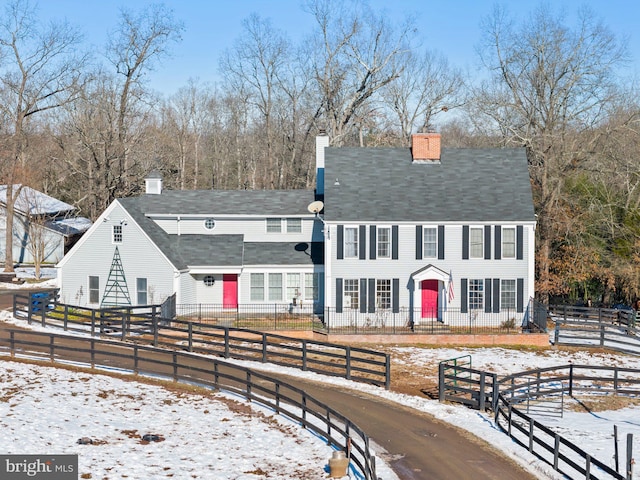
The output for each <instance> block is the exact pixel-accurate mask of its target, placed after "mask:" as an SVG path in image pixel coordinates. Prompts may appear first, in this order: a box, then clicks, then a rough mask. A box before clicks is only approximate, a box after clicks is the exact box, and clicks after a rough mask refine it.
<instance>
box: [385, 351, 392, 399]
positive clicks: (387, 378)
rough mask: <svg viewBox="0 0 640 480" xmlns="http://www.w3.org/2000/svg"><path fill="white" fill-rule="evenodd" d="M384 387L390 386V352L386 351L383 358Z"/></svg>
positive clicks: (387, 388) (388, 387)
mask: <svg viewBox="0 0 640 480" xmlns="http://www.w3.org/2000/svg"><path fill="white" fill-rule="evenodd" d="M384 388H385V389H386V390H389V389H390V388H391V354H389V353H387V354H386V355H385V359H384Z"/></svg>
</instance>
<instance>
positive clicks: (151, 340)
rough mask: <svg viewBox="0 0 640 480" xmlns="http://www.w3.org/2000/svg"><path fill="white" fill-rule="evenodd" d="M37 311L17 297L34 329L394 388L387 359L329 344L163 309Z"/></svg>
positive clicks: (28, 299)
mask: <svg viewBox="0 0 640 480" xmlns="http://www.w3.org/2000/svg"><path fill="white" fill-rule="evenodd" d="M38 298H39V300H41V303H42V302H44V304H46V305H48V306H50V307H47V308H39V307H38V308H37V309H36V310H35V311H34V308H33V305H34V302H33V299H32V295H30V294H29V293H19V294H16V295H14V300H13V304H14V308H13V309H14V316H16V318H24V319H25V320H26V321H27V322H28V323H29V324H31V323H32V322H37V323H38V324H39V325H42V326H49V327H57V328H62V329H64V330H65V331H73V332H82V333H85V334H91V336H109V337H111V338H118V339H120V340H122V341H125V340H127V341H133V342H136V343H140V344H144V343H146V344H149V345H153V346H155V347H158V346H163V347H169V348H173V349H176V348H178V349H182V350H186V351H188V352H198V353H203V354H210V355H218V356H223V357H224V358H235V359H239V360H252V361H258V362H262V363H274V364H278V365H283V366H288V367H293V368H299V369H302V370H305V371H311V372H315V373H321V374H325V375H331V376H339V377H343V378H346V379H348V380H352V381H356V382H364V383H370V384H373V385H378V386H383V387H385V388H386V389H389V387H390V383H391V365H390V356H389V355H388V354H385V353H382V352H377V351H375V350H369V349H365V348H358V347H352V346H349V345H341V344H336V343H329V342H320V341H315V340H307V339H299V338H292V337H287V336H283V335H277V334H272V333H265V332H260V331H254V330H247V329H244V328H235V327H225V326H217V325H211V324H207V323H197V322H190V321H186V320H179V319H173V320H168V319H165V318H163V317H161V316H160V312H161V308H160V307H159V306H149V307H130V308H126V309H118V308H109V309H99V310H97V309H89V308H83V307H76V306H71V305H64V304H56V303H47V301H46V299H43V297H38Z"/></svg>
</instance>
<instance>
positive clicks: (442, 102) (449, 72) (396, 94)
mask: <svg viewBox="0 0 640 480" xmlns="http://www.w3.org/2000/svg"><path fill="white" fill-rule="evenodd" d="M398 61H399V62H402V65H403V66H402V75H401V76H400V77H399V78H398V79H397V80H395V81H393V82H391V83H389V84H388V85H387V86H386V87H385V88H384V89H383V91H382V98H383V100H384V103H385V104H386V105H387V106H388V108H390V109H391V111H393V112H394V113H395V115H396V118H397V123H398V126H399V128H400V134H401V138H402V139H403V140H404V141H405V142H407V143H406V144H408V142H409V141H410V139H411V134H412V133H414V132H416V131H420V132H426V131H427V130H429V129H430V128H432V127H433V122H434V119H435V118H436V116H437V115H438V114H439V113H440V112H447V111H449V110H452V109H454V108H456V107H458V106H460V104H461V103H462V100H461V98H460V97H461V93H462V87H463V80H462V74H461V72H460V71H459V70H457V69H455V68H453V67H451V66H450V65H449V62H448V61H447V59H446V58H445V57H444V56H442V55H439V54H437V53H435V52H433V51H430V50H426V51H425V52H424V54H423V55H422V56H418V55H416V54H415V53H413V52H408V53H407V54H406V55H404V56H402V57H399V58H398Z"/></svg>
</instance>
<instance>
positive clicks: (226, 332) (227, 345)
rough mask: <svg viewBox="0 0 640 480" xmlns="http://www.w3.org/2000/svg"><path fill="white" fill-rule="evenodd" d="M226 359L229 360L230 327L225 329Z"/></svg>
mask: <svg viewBox="0 0 640 480" xmlns="http://www.w3.org/2000/svg"><path fill="white" fill-rule="evenodd" d="M224 358H229V327H224Z"/></svg>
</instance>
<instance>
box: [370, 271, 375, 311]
mask: <svg viewBox="0 0 640 480" xmlns="http://www.w3.org/2000/svg"><path fill="white" fill-rule="evenodd" d="M375 311H376V279H375V278H370V279H369V313H374V312H375Z"/></svg>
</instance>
